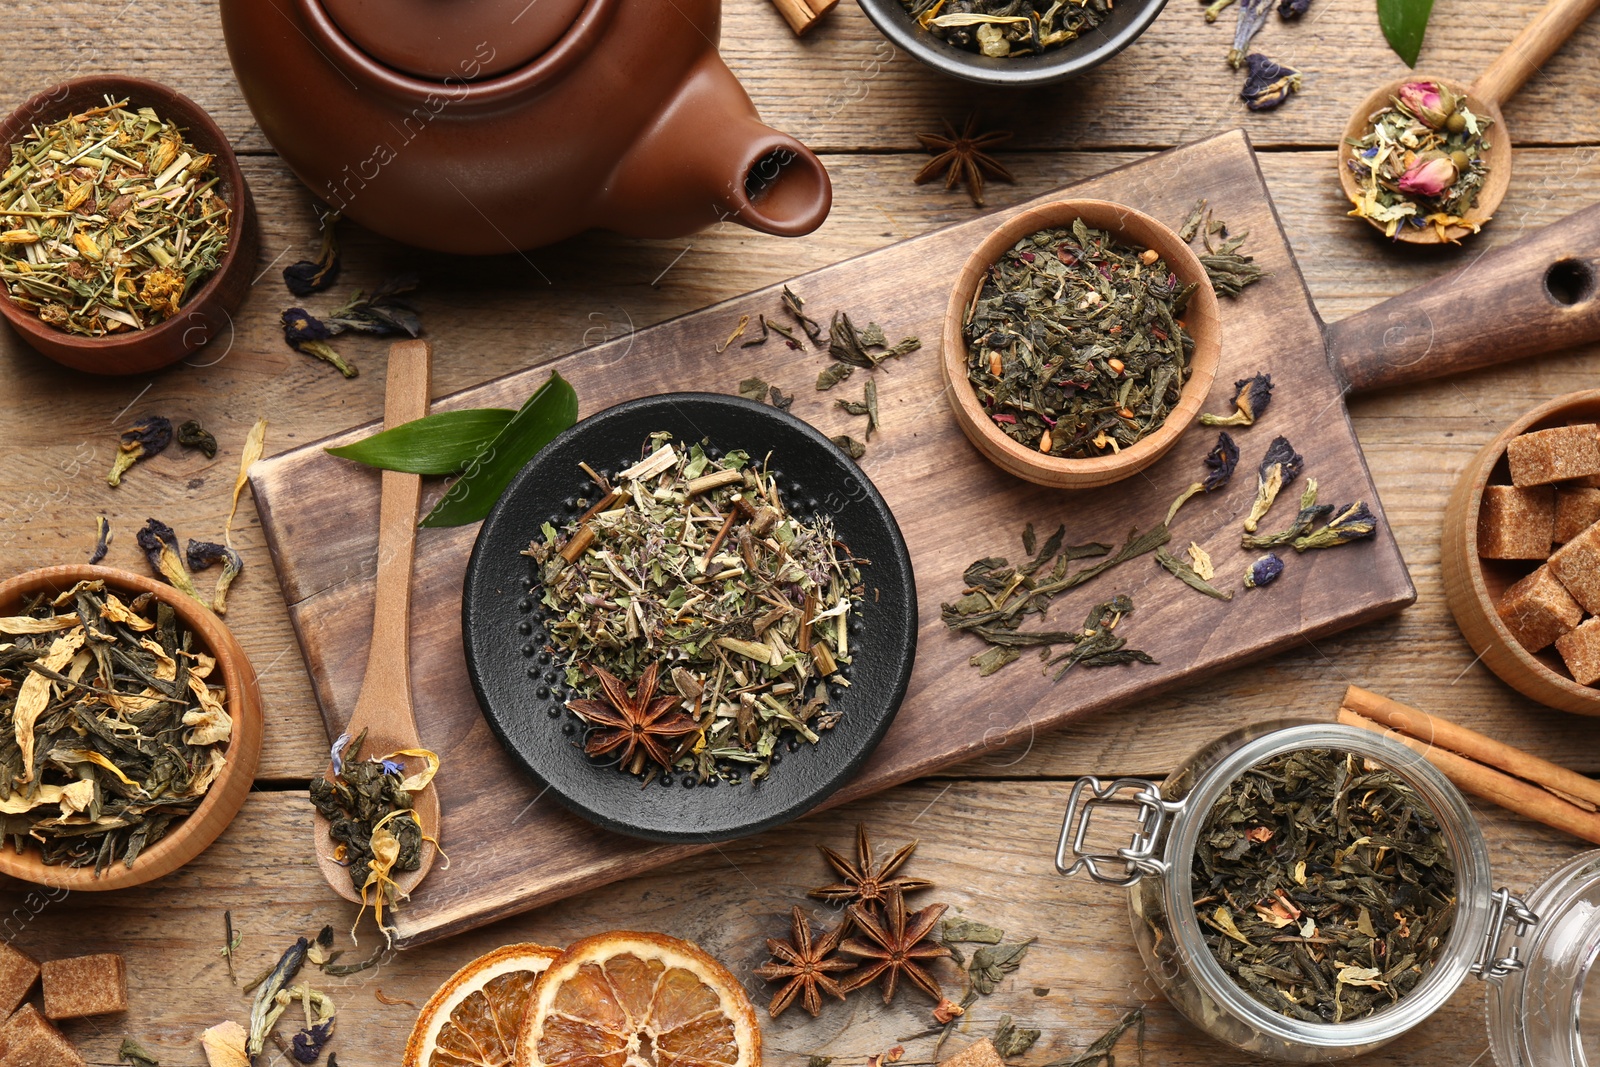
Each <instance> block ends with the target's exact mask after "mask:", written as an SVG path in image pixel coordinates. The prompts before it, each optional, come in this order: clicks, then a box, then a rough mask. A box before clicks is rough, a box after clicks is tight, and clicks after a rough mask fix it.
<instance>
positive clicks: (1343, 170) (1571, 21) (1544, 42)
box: [1339, 0, 1600, 245]
mask: <svg viewBox="0 0 1600 1067" xmlns="http://www.w3.org/2000/svg"><path fill="white" fill-rule="evenodd" d="M1597 7H1600V0H1550V2H1549V3H1548V4H1546V5H1545V6H1544V7H1543V8H1541V9H1540V11H1539V13H1538V14H1537V15H1535V16H1534V17H1533V21H1532V22H1530V23H1528V25H1527V26H1526V27H1525V28H1524V29H1523V31H1522V32H1521V33H1519V34H1517V39H1516V40H1515V41H1512V42H1511V47H1510V48H1507V49H1506V50H1505V51H1504V52H1501V53H1500V55H1499V56H1497V57H1496V58H1495V61H1494V62H1493V63H1491V64H1489V69H1488V70H1486V71H1484V72H1483V73H1482V74H1480V75H1479V76H1478V80H1477V81H1475V82H1473V83H1472V84H1471V85H1470V86H1468V87H1467V88H1466V89H1462V88H1461V83H1460V82H1457V81H1454V80H1452V79H1450V78H1439V77H1434V76H1432V75H1423V74H1409V75H1407V76H1406V77H1404V78H1397V79H1396V80H1394V81H1392V82H1390V83H1388V84H1387V85H1385V86H1383V87H1382V88H1380V89H1377V90H1376V91H1374V92H1373V94H1372V95H1371V96H1369V97H1367V99H1366V100H1365V101H1363V102H1362V104H1361V106H1360V107H1358V108H1356V111H1355V114H1353V115H1351V116H1350V124H1349V125H1348V126H1346V127H1345V129H1344V139H1343V140H1342V141H1340V142H1339V183H1340V184H1341V185H1343V186H1344V193H1345V195H1346V196H1348V197H1349V198H1350V202H1351V203H1352V204H1355V203H1359V202H1360V200H1361V194H1362V189H1361V182H1360V181H1359V179H1357V177H1356V175H1355V173H1354V172H1353V171H1351V169H1350V162H1351V160H1353V159H1354V158H1355V149H1354V148H1352V147H1351V142H1352V141H1359V140H1360V139H1361V138H1362V137H1364V136H1366V133H1367V131H1368V130H1369V129H1371V128H1372V114H1373V112H1375V111H1378V110H1380V109H1381V108H1384V107H1387V106H1388V104H1389V102H1390V99H1391V98H1392V97H1398V96H1399V95H1400V87H1401V86H1403V85H1405V84H1406V83H1407V82H1419V81H1432V82H1438V83H1439V84H1440V85H1443V86H1446V87H1447V88H1449V89H1450V90H1451V91H1452V92H1454V93H1456V94H1457V95H1462V94H1465V97H1466V104H1467V107H1468V108H1470V109H1471V110H1472V112H1473V114H1475V115H1478V116H1480V117H1484V118H1488V119H1490V120H1491V121H1492V122H1493V125H1492V126H1490V127H1489V132H1488V135H1487V140H1488V142H1489V147H1488V149H1487V150H1486V151H1485V152H1484V155H1483V160H1484V164H1485V166H1486V167H1487V168H1488V175H1487V177H1486V178H1485V179H1484V183H1483V188H1482V189H1479V190H1478V202H1477V204H1475V205H1474V206H1473V208H1472V210H1471V211H1468V212H1467V213H1466V215H1464V216H1462V217H1463V218H1464V219H1466V220H1468V221H1469V222H1471V223H1475V224H1477V225H1482V224H1483V223H1485V222H1488V221H1489V219H1490V217H1492V216H1493V215H1494V213H1495V211H1496V210H1497V209H1498V208H1499V207H1500V201H1502V200H1504V199H1505V195H1506V187H1507V186H1509V185H1510V184H1511V131H1510V130H1508V129H1506V120H1505V118H1504V116H1502V115H1501V114H1500V105H1502V104H1504V103H1505V102H1506V101H1507V100H1510V99H1511V98H1512V97H1513V96H1515V95H1516V93H1517V90H1518V89H1520V88H1522V84H1523V82H1525V81H1527V80H1528V79H1529V78H1530V77H1532V76H1533V72H1534V71H1536V70H1538V69H1539V68H1540V67H1542V66H1544V64H1545V62H1546V61H1547V60H1549V58H1550V57H1551V56H1553V55H1555V53H1556V49H1558V48H1560V47H1561V46H1562V45H1563V44H1564V43H1566V40H1567V38H1568V37H1571V36H1572V34H1573V33H1574V31H1576V30H1577V28H1578V27H1579V26H1581V25H1582V24H1583V21H1584V20H1585V19H1587V18H1588V17H1589V16H1590V15H1591V14H1593V12H1594V10H1595V8H1597ZM1367 221H1368V222H1370V223H1372V225H1374V226H1376V227H1377V228H1378V229H1380V230H1381V229H1384V227H1385V224H1384V223H1382V222H1379V221H1378V220H1376V219H1372V218H1369V219H1367ZM1473 232H1474V231H1473V229H1472V227H1471V226H1466V225H1462V226H1447V227H1445V229H1444V234H1443V235H1442V236H1441V234H1440V233H1439V230H1438V229H1437V228H1436V227H1434V226H1410V225H1402V226H1401V227H1400V229H1399V230H1397V231H1396V232H1395V239H1396V240H1399V241H1405V242H1407V243H1409V244H1417V245H1436V244H1440V243H1442V242H1444V241H1459V240H1460V239H1461V238H1463V237H1465V236H1467V235H1468V234H1470V233H1473Z"/></svg>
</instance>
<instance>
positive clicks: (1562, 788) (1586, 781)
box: [1344, 686, 1600, 807]
mask: <svg viewBox="0 0 1600 1067" xmlns="http://www.w3.org/2000/svg"><path fill="white" fill-rule="evenodd" d="M1344 706H1345V707H1347V708H1349V709H1350V710H1351V711H1353V712H1355V713H1356V714H1357V715H1360V716H1362V717H1364V718H1368V719H1371V720H1373V721H1374V722H1380V723H1382V724H1383V725H1385V726H1388V727H1391V728H1392V729H1395V730H1398V731H1400V732H1401V733H1403V734H1408V735H1409V736H1411V737H1414V738H1416V739H1417V740H1419V741H1423V742H1425V743H1431V744H1434V745H1437V746H1438V747H1440V748H1443V749H1448V750H1449V751H1451V752H1454V753H1455V754H1456V755H1458V756H1465V757H1466V758H1467V759H1470V760H1472V761H1474V762H1476V763H1483V764H1487V765H1488V766H1490V767H1497V768H1499V769H1500V770H1502V771H1505V772H1506V773H1507V774H1509V775H1511V776H1512V777H1514V778H1521V779H1522V780H1523V781H1525V782H1532V783H1533V784H1535V785H1538V786H1541V787H1543V788H1545V789H1548V790H1551V791H1553V792H1557V793H1561V794H1565V795H1566V796H1568V797H1576V798H1578V799H1579V800H1580V801H1582V802H1584V803H1586V804H1591V805H1594V806H1596V807H1600V782H1596V781H1595V780H1594V779H1592V778H1587V777H1585V776H1584V775H1581V774H1579V773H1578V772H1577V771H1574V770H1571V769H1569V768H1566V767H1563V766H1561V765H1560V764H1556V763H1551V762H1550V761H1549V760H1544V759H1540V758H1539V757H1538V756H1535V755H1533V754H1532V753H1529V752H1524V751H1523V750H1522V749H1520V748H1512V747H1511V746H1510V745H1508V744H1505V743H1504V742H1502V741H1496V740H1495V739H1494V738H1492V737H1486V736H1484V735H1483V734H1480V733H1478V732H1477V731H1476V730H1469V729H1467V728H1466V727H1465V726H1457V725H1456V724H1455V723H1453V722H1449V721H1447V720H1445V719H1441V718H1438V717H1437V716H1434V715H1429V714H1428V713H1427V712H1425V711H1418V710H1417V709H1416V708H1412V707H1407V706H1406V705H1404V704H1401V703H1399V702H1398V701H1394V700H1390V699H1389V698H1388V697H1384V696H1379V695H1378V694H1377V693H1369V692H1368V691H1367V690H1365V689H1361V688H1358V687H1356V686H1351V687H1350V688H1349V689H1348V690H1346V691H1345V694H1344Z"/></svg>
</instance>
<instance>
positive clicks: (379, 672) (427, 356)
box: [313, 341, 439, 903]
mask: <svg viewBox="0 0 1600 1067" xmlns="http://www.w3.org/2000/svg"><path fill="white" fill-rule="evenodd" d="M432 359H433V345H432V344H430V343H429V342H427V341H401V342H399V343H397V344H395V345H392V346H391V347H390V349H389V380H388V384H387V386H386V388H385V391H384V402H383V425H384V428H385V429H388V428H390V427H394V426H398V425H400V424H401V423H403V422H410V421H411V420H413V419H420V418H421V417H422V416H424V415H426V414H427V413H428V399H429V396H430V391H431V389H432V384H433V374H432V369H431V364H432ZM421 500H422V478H421V476H420V475H416V474H401V473H400V472H398V471H384V472H383V490H382V496H381V498H380V503H379V506H378V580H377V597H376V603H375V605H374V609H373V617H372V645H371V647H370V648H369V649H368V651H367V673H366V677H364V678H363V679H362V681H361V695H360V696H359V697H358V698H357V699H356V709H355V712H354V714H352V715H351V716H350V723H349V725H347V726H346V727H345V731H346V732H347V733H348V734H349V735H350V736H351V737H357V736H359V735H360V734H361V731H363V730H365V731H367V743H366V747H365V748H363V749H362V755H363V757H367V756H382V755H387V754H388V753H390V752H397V751H399V750H401V749H408V748H411V749H414V748H422V747H423V745H422V742H421V739H420V738H419V737H418V735H417V720H416V718H415V716H414V715H413V714H412V708H411V560H412V556H413V555H414V554H415V550H416V546H417V506H418V504H419V503H420V502H421ZM326 773H327V776H328V778H329V780H330V781H331V780H332V779H333V774H334V771H333V766H332V763H331V762H330V764H329V766H328V770H327V772H326ZM412 802H413V804H414V806H415V808H416V813H417V820H418V822H419V823H420V824H421V826H422V832H423V834H424V835H425V836H427V837H431V838H434V839H435V840H437V839H438V836H439V793H438V791H437V790H435V789H434V787H433V785H432V783H429V784H428V785H427V786H426V787H425V788H423V789H422V790H421V791H420V792H419V793H417V794H416V795H415V796H414V797H413V801H412ZM313 833H314V834H315V835H316V848H317V863H318V864H319V865H320V866H321V867H322V875H323V877H324V878H326V879H327V880H328V884H329V885H331V886H332V887H333V888H334V891H335V892H337V893H338V894H339V895H340V896H342V897H344V898H345V899H346V900H351V901H355V902H357V903H360V902H361V893H360V891H359V890H357V888H356V887H355V886H354V885H353V884H351V881H350V869H349V868H348V867H346V866H342V865H340V863H339V861H338V860H336V859H334V857H333V850H334V848H335V847H336V844H335V842H334V841H333V839H332V838H330V837H329V836H328V821H327V820H326V819H324V818H323V817H322V816H321V814H318V815H317V816H316V825H315V828H314V830H313ZM435 851H436V850H435V848H434V846H433V845H431V844H429V843H427V842H424V843H423V846H422V865H421V866H420V867H418V868H417V869H416V870H414V871H396V872H394V879H395V882H396V884H397V885H398V886H399V890H400V892H401V893H410V892H411V891H412V889H413V888H415V887H416V885H417V883H418V882H420V881H422V877H423V875H425V874H427V873H428V868H429V867H431V866H432V865H433V856H434V852H435ZM368 899H369V901H370V900H371V892H369V893H368Z"/></svg>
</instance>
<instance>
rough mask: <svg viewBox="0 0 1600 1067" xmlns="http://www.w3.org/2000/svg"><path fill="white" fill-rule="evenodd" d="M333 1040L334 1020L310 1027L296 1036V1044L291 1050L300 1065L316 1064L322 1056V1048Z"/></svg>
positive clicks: (290, 1052)
mask: <svg viewBox="0 0 1600 1067" xmlns="http://www.w3.org/2000/svg"><path fill="white" fill-rule="evenodd" d="M332 1038H333V1020H332V1019H329V1020H328V1021H327V1022H323V1023H318V1024H317V1025H315V1026H308V1027H306V1028H305V1029H304V1030H301V1031H300V1032H299V1033H297V1034H295V1035H294V1043H293V1045H292V1046H291V1047H290V1049H289V1054H290V1055H292V1056H293V1057H294V1058H295V1060H296V1061H297V1062H299V1063H316V1062H317V1058H318V1057H319V1056H321V1055H322V1048H323V1046H324V1045H326V1044H327V1043H328V1042H329V1041H330V1040H331V1039H332Z"/></svg>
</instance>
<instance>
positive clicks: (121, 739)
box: [0, 581, 233, 875]
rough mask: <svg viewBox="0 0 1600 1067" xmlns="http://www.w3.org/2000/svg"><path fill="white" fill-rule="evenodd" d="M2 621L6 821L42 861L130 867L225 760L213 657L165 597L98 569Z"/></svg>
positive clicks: (3, 828)
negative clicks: (110, 584)
mask: <svg viewBox="0 0 1600 1067" xmlns="http://www.w3.org/2000/svg"><path fill="white" fill-rule="evenodd" d="M0 633H4V634H6V635H7V637H6V643H4V644H0V797H3V799H0V833H3V835H4V837H5V838H6V839H7V840H8V842H10V843H12V844H14V845H15V846H16V848H17V851H18V852H23V851H26V850H29V849H35V850H37V851H38V854H39V855H40V857H41V859H42V860H43V861H44V863H45V864H46V865H49V866H57V865H59V866H63V867H93V868H94V871H95V874H96V875H99V874H100V873H102V872H104V871H105V870H106V868H108V867H109V866H110V865H111V864H113V863H117V862H121V863H122V864H124V865H125V866H127V867H132V866H133V865H134V863H135V862H136V861H137V860H138V858H139V856H140V855H141V854H142V853H143V852H144V850H145V849H147V848H148V847H150V846H152V845H154V844H155V843H156V842H157V841H159V840H161V838H162V837H164V836H165V835H166V833H167V831H168V830H169V829H170V828H171V827H172V826H173V825H174V824H175V823H177V822H178V821H179V820H181V819H183V818H185V817H186V816H188V815H190V814H192V813H193V812H194V810H195V809H196V808H198V807H199V806H200V803H201V801H202V799H203V798H204V796H205V794H206V792H207V790H209V789H210V787H211V785H212V783H213V782H215V781H216V779H217V776H218V775H219V774H221V773H222V769H223V767H224V765H225V764H226V762H227V757H226V750H227V747H228V742H229V740H230V738H231V737H232V736H233V719H232V717H231V716H230V714H229V712H228V710H227V706H226V699H227V695H226V692H225V690H222V689H215V688H213V687H212V684H211V681H210V679H211V677H212V674H213V672H214V671H215V670H216V660H215V658H214V657H213V655H212V654H211V652H210V651H209V650H208V649H204V648H201V647H198V644H197V642H196V641H195V639H194V636H193V635H192V634H191V633H190V631H189V630H188V629H187V628H186V627H185V626H184V625H183V623H182V622H181V621H180V620H179V619H178V616H177V613H176V612H175V611H174V610H173V608H172V607H171V606H170V605H169V604H167V603H166V602H165V601H161V600H157V599H155V598H154V597H152V596H149V595H145V596H140V597H136V598H134V599H133V600H131V601H129V602H124V601H123V600H122V599H121V598H120V597H118V596H117V595H116V594H114V593H112V592H109V591H108V590H107V589H106V586H105V583H104V582H102V581H90V582H79V583H78V584H77V585H75V586H73V587H72V588H71V589H69V590H67V591H66V592H64V593H61V594H60V595H58V596H56V597H54V598H53V599H51V598H47V597H43V596H41V597H38V598H35V599H33V600H31V601H29V602H28V603H26V604H25V605H24V606H23V611H22V614H21V615H19V616H16V617H13V618H7V619H0Z"/></svg>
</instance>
